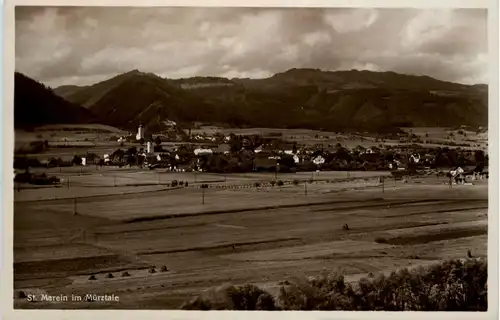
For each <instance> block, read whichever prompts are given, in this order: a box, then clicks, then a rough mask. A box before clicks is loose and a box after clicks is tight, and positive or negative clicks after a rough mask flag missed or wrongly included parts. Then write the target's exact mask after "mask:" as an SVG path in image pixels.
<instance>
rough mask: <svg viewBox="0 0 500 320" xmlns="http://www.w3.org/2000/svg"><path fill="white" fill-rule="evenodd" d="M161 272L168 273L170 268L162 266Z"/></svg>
mask: <svg viewBox="0 0 500 320" xmlns="http://www.w3.org/2000/svg"><path fill="white" fill-rule="evenodd" d="M160 271H161V272H167V271H168V268H167V266H162V267H161V269H160Z"/></svg>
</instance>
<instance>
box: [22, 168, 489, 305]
mask: <svg viewBox="0 0 500 320" xmlns="http://www.w3.org/2000/svg"><path fill="white" fill-rule="evenodd" d="M64 169H66V168H63V170H64ZM106 170H107V171H106V172H100V173H89V174H86V175H80V176H78V175H77V173H70V172H68V173H66V174H67V175H68V176H70V179H73V182H74V185H73V184H70V187H69V188H66V189H65V188H64V187H61V188H57V189H53V190H49V191H44V190H45V189H44V188H39V189H29V190H22V191H20V192H16V193H15V200H16V201H15V203H14V270H15V272H14V286H15V290H16V292H19V291H20V290H21V291H23V292H25V293H31V292H38V293H42V292H45V293H47V294H50V295H60V294H66V295H68V296H71V294H75V295H83V296H84V295H85V294H88V293H95V294H98V295H104V294H109V295H111V294H114V295H115V296H119V301H118V302H116V301H114V302H71V301H68V302H58V303H56V302H41V301H39V302H36V303H33V302H27V301H26V300H25V299H22V298H16V299H15V302H14V303H15V307H16V308H117V309H135V308H144V309H176V308H179V306H180V305H181V304H182V302H184V301H185V300H186V299H189V298H191V297H193V296H194V295H197V294H198V293H199V292H200V291H202V290H205V289H207V288H208V287H210V286H218V285H221V284H223V283H233V284H243V283H246V282H252V283H255V284H258V285H261V286H263V287H264V288H266V289H268V290H270V291H271V292H277V291H278V288H279V285H278V283H279V281H282V280H286V279H291V278H293V277H300V276H303V275H307V276H309V275H317V274H318V273H320V272H321V271H322V270H324V269H326V270H331V271H333V270H340V271H342V272H343V273H344V274H345V275H346V276H347V279H348V280H355V279H358V278H359V277H361V276H366V275H367V274H368V273H369V272H372V273H374V274H376V273H379V272H390V271H391V270H395V269H398V268H401V267H415V266H419V265H426V264H431V263H434V262H437V261H440V260H443V259H449V258H464V257H466V256H467V249H469V250H470V251H471V252H472V254H473V255H474V256H475V257H485V256H486V251H487V230H488V224H487V220H488V218H487V211H488V185H487V180H477V181H473V185H453V186H452V187H451V188H450V186H448V185H446V184H445V182H446V181H445V179H443V180H439V179H437V178H436V177H428V178H421V179H414V180H413V181H410V182H409V183H407V184H403V183H402V182H401V181H397V182H396V184H395V185H394V184H393V182H391V181H388V182H387V183H386V185H385V187H384V189H382V187H381V185H380V182H379V180H378V176H377V175H374V174H373V173H370V172H363V173H362V172H356V173H357V174H363V175H365V176H363V177H359V178H360V179H356V180H352V181H345V182H334V181H330V182H328V181H318V182H317V183H311V184H307V194H306V193H305V186H304V184H303V183H301V184H299V185H297V186H293V185H285V186H283V187H277V186H275V187H260V188H256V187H245V188H243V187H237V186H241V185H251V184H252V183H251V182H253V181H256V180H257V181H265V180H266V178H267V176H266V175H263V176H262V175H257V174H247V175H228V176H226V177H225V181H224V179H221V178H224V177H223V176H218V175H208V174H201V175H200V176H198V177H197V178H196V179H197V182H196V183H195V182H194V177H193V174H187V173H175V174H173V173H154V172H150V171H149V170H148V171H147V172H146V171H144V172H140V171H138V170H128V171H126V170H125V171H119V170H114V169H112V168H107V169H106ZM54 174H55V175H58V173H54ZM63 174H64V173H63ZM73 174H74V175H73ZM100 174H103V175H104V178H102V177H101V176H99V175H100ZM106 174H110V175H115V174H116V175H119V176H120V179H123V180H119V185H121V184H123V185H124V186H117V187H111V186H110V183H109V181H110V178H109V176H108V177H106ZM312 174H315V173H312ZM326 174H330V175H331V176H327V177H324V178H325V180H328V179H332V180H334V179H335V178H336V177H335V175H339V176H338V177H339V178H345V175H346V173H345V172H343V173H342V172H336V173H327V172H321V173H320V177H321V176H323V175H326ZM370 174H372V175H370ZM156 175H160V176H162V177H161V179H163V178H164V177H165V181H169V180H170V179H171V178H173V177H175V179H176V180H184V181H189V182H190V186H189V187H185V188H180V189H175V190H168V189H166V188H165V187H164V186H162V185H151V186H125V185H126V184H127V183H128V182H127V181H129V180H132V181H137V184H139V185H140V184H141V183H142V182H144V184H147V183H149V182H151V183H153V182H154V181H155V178H156ZM169 175H172V176H169ZM174 175H175V176H174ZM304 176H305V178H304V179H310V174H305V175H304ZM294 177H295V176H290V179H292V178H294ZM113 179H114V178H112V179H111V180H113ZM190 179H191V180H190ZM198 179H199V180H198ZM269 179H271V177H269ZM287 179H288V178H287ZM283 180H285V179H284V178H283ZM162 181H163V180H162ZM199 181H208V182H206V183H208V184H209V185H210V186H211V187H210V188H208V189H206V190H205V193H204V203H203V202H202V190H201V189H200V188H198V187H197V184H199ZM191 183H192V185H191ZM228 185H232V187H229V186H228ZM233 185H234V186H233ZM217 186H219V187H217ZM220 186H225V187H224V188H222V187H220ZM120 188H129V190H128V191H127V192H130V193H128V194H121V193H117V192H114V193H113V191H106V190H121V189H120ZM134 188H136V189H135V190H134ZM143 188H144V189H143ZM146 188H151V189H146ZM56 190H60V191H56ZM72 190H73V191H72ZM84 190H98V191H96V192H95V193H93V192H90V191H84ZM44 192H45V193H47V194H49V193H52V195H54V194H55V193H57V192H61V195H60V199H58V200H50V197H48V196H47V197H46V200H44V201H33V200H40V199H43V198H44V196H43V193H44ZM64 192H66V193H68V194H67V195H66V199H65V196H64V194H63V193H64ZM70 193H71V194H70ZM85 193H87V194H86V197H83V196H84V195H85ZM37 194H38V195H37ZM77 196H78V197H81V198H78V201H77V205H76V212H77V215H75V214H74V213H75V204H74V198H75V197H77ZM344 224H348V226H349V230H344V229H343V228H342V226H343V225H344ZM152 266H154V267H155V271H156V272H155V273H150V272H149V270H148V269H149V267H152ZM162 266H167V268H168V270H167V271H165V272H162V271H161V270H160V268H161V267H162ZM125 271H126V272H128V274H129V276H124V277H122V273H123V272H125ZM108 273H112V275H113V277H112V278H107V275H108ZM91 274H94V275H95V277H96V280H89V276H90V275H91Z"/></svg>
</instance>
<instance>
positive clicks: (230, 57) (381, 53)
mask: <svg viewBox="0 0 500 320" xmlns="http://www.w3.org/2000/svg"><path fill="white" fill-rule="evenodd" d="M15 31H16V70H18V71H20V72H23V73H25V74H26V75H28V76H30V77H33V78H35V79H37V80H39V81H41V82H44V83H46V84H48V85H51V86H58V85H63V84H77V85H86V84H91V83H93V82H95V81H100V80H102V79H105V78H106V77H111V76H114V75H117V74H120V73H123V72H127V71H130V70H132V69H139V70H141V71H144V72H153V73H156V74H158V75H161V76H165V77H170V78H179V77H190V76H209V75H210V76H227V77H267V76H270V75H272V74H274V73H277V72H283V71H286V70H288V69H290V68H320V69H324V70H339V69H367V70H375V71H395V72H403V73H409V74H426V75H429V76H432V77H435V78H438V79H441V80H447V81H456V82H463V83H476V82H483V83H485V82H487V73H488V68H487V59H486V57H487V47H488V46H487V44H488V41H487V11H486V10H483V9H427V10H423V9H345V8H342V9H322V8H301V9H299V8H201V7H191V8H182V7H177V8H174V7H171V8H158V7H155V8H147V7H130V8H127V7H108V8H106V7H16V26H15Z"/></svg>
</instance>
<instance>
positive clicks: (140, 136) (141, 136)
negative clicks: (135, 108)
mask: <svg viewBox="0 0 500 320" xmlns="http://www.w3.org/2000/svg"><path fill="white" fill-rule="evenodd" d="M135 138H136V139H137V140H141V139H144V127H143V126H142V124H141V125H139V128H138V129H137V135H136V136H135Z"/></svg>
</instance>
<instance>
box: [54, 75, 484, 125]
mask: <svg viewBox="0 0 500 320" xmlns="http://www.w3.org/2000/svg"><path fill="white" fill-rule="evenodd" d="M56 92H57V93H58V94H60V95H61V96H64V97H66V98H67V99H68V100H69V101H71V102H73V103H78V104H81V105H83V106H85V107H88V108H89V109H90V110H91V111H93V112H94V113H96V114H98V115H99V116H100V117H102V118H103V121H104V123H106V124H109V125H113V126H118V127H123V128H131V127H132V126H136V125H137V124H138V123H139V122H142V123H145V124H146V125H149V126H152V127H154V128H159V127H161V121H162V120H164V119H166V118H168V119H171V120H174V121H177V122H184V121H195V120H196V121H203V122H210V123H224V124H229V125H232V126H259V127H275V128H294V127H302V128H311V129H320V128H323V129H328V130H334V131H341V130H360V129H363V130H365V131H366V130H369V131H372V130H377V131H379V130H382V129H388V130H390V129H391V127H397V126H404V125H407V126H456V125H462V124H465V125H472V126H477V125H487V119H488V118H487V114H488V107H487V101H488V100H487V99H488V93H487V86H485V85H476V86H467V85H463V84H457V83H451V82H445V81H440V80H437V79H433V78H430V77H427V76H410V75H403V74H397V73H394V72H370V71H357V70H351V71H334V72H331V71H321V70H318V69H291V70H288V71H286V72H283V73H278V74H275V75H274V76H272V77H270V78H266V79H226V78H220V77H193V78H187V79H177V80H169V79H163V78H160V77H157V76H155V75H153V74H146V73H141V72H139V71H137V70H134V71H131V72H128V73H125V74H122V75H120V76H117V77H114V78H112V79H109V80H106V81H103V82H100V83H98V84H95V85H92V86H87V87H80V88H79V89H75V88H74V87H68V86H65V87H60V88H58V89H56Z"/></svg>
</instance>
